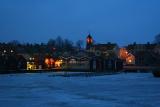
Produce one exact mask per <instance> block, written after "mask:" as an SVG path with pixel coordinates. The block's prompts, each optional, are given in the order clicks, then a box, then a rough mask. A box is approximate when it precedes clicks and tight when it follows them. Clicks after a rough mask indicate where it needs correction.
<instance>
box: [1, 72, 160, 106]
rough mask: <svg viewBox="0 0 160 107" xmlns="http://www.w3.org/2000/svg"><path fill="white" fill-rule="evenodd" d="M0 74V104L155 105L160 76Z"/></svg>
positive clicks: (159, 102) (159, 95)
mask: <svg viewBox="0 0 160 107" xmlns="http://www.w3.org/2000/svg"><path fill="white" fill-rule="evenodd" d="M53 74H54V73H36V74H30V73H28V74H8V75H0V107H97V106H98V107H158V106H160V78H154V77H153V76H152V74H151V73H126V74H125V73H121V74H116V75H105V76H94V77H59V76H57V77H56V76H52V75H53Z"/></svg>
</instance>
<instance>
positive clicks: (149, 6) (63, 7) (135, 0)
mask: <svg viewBox="0 0 160 107" xmlns="http://www.w3.org/2000/svg"><path fill="white" fill-rule="evenodd" d="M88 32H90V33H91V35H92V36H93V37H94V39H95V40H96V42H103V43H106V42H116V43H118V44H119V45H125V44H128V43H133V42H135V41H136V42H137V43H146V42H147V41H153V39H154V36H155V35H157V34H158V33H160V0H0V41H1V42H4V41H5V42H8V41H10V40H19V41H21V42H47V41H48V39H49V38H55V37H56V36H58V35H60V36H62V37H63V38H69V39H71V40H73V41H76V40H78V39H83V40H85V37H86V36H87V34H88Z"/></svg>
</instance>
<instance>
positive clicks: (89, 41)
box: [86, 34, 93, 50]
mask: <svg viewBox="0 0 160 107" xmlns="http://www.w3.org/2000/svg"><path fill="white" fill-rule="evenodd" d="M92 45H93V39H92V36H91V35H90V34H89V35H88V36H87V39H86V50H89V49H90V47H91V46H92Z"/></svg>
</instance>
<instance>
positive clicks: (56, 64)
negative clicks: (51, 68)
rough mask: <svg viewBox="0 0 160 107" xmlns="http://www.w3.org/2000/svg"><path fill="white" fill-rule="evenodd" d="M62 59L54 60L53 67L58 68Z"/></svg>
mask: <svg viewBox="0 0 160 107" xmlns="http://www.w3.org/2000/svg"><path fill="white" fill-rule="evenodd" d="M62 62H63V61H62V60H57V61H55V67H56V68H60V67H61V65H62Z"/></svg>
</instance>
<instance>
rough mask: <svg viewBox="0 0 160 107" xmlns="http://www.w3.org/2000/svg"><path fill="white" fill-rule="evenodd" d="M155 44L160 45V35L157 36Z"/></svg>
mask: <svg viewBox="0 0 160 107" xmlns="http://www.w3.org/2000/svg"><path fill="white" fill-rule="evenodd" d="M154 43H156V44H160V34H158V35H156V36H155V40H154Z"/></svg>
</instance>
